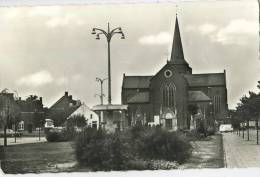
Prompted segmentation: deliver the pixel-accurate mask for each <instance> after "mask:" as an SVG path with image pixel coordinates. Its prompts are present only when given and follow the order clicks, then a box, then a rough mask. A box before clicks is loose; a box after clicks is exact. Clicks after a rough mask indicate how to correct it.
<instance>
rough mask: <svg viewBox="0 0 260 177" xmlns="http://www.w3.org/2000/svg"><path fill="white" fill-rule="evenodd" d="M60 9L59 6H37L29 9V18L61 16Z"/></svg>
mask: <svg viewBox="0 0 260 177" xmlns="http://www.w3.org/2000/svg"><path fill="white" fill-rule="evenodd" d="M61 12H62V11H61V7H60V6H48V7H45V6H38V7H33V8H31V10H30V11H28V16H29V17H38V16H45V17H49V16H57V15H60V14H61Z"/></svg>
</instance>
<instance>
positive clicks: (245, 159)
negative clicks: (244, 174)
mask: <svg viewBox="0 0 260 177" xmlns="http://www.w3.org/2000/svg"><path fill="white" fill-rule="evenodd" d="M250 133H251V135H252V136H251V137H250V138H251V140H250V141H247V139H246V138H247V136H246V135H247V134H245V139H243V138H242V134H241V135H240V136H238V135H237V134H234V133H223V145H224V151H225V158H226V166H227V167H228V168H247V167H260V145H256V140H255V136H254V133H253V132H250ZM253 138H254V139H253Z"/></svg>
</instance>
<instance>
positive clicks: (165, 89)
mask: <svg viewBox="0 0 260 177" xmlns="http://www.w3.org/2000/svg"><path fill="white" fill-rule="evenodd" d="M175 91H176V87H175V85H174V84H173V83H170V84H169V83H167V84H165V85H163V86H162V87H161V94H162V106H163V107H175V102H176V100H175Z"/></svg>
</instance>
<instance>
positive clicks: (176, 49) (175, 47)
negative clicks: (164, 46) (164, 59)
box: [170, 15, 188, 64]
mask: <svg viewBox="0 0 260 177" xmlns="http://www.w3.org/2000/svg"><path fill="white" fill-rule="evenodd" d="M170 62H171V63H173V64H188V63H187V62H186V61H185V59H184V54H183V48H182V42H181V35H180V29H179V22H178V16H177V15H176V20H175V29H174V37H173V43H172V53H171V60H170Z"/></svg>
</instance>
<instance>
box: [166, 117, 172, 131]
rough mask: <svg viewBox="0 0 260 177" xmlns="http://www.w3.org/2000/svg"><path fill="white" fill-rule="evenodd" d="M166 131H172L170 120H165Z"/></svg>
mask: <svg viewBox="0 0 260 177" xmlns="http://www.w3.org/2000/svg"><path fill="white" fill-rule="evenodd" d="M165 127H166V129H172V119H165Z"/></svg>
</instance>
